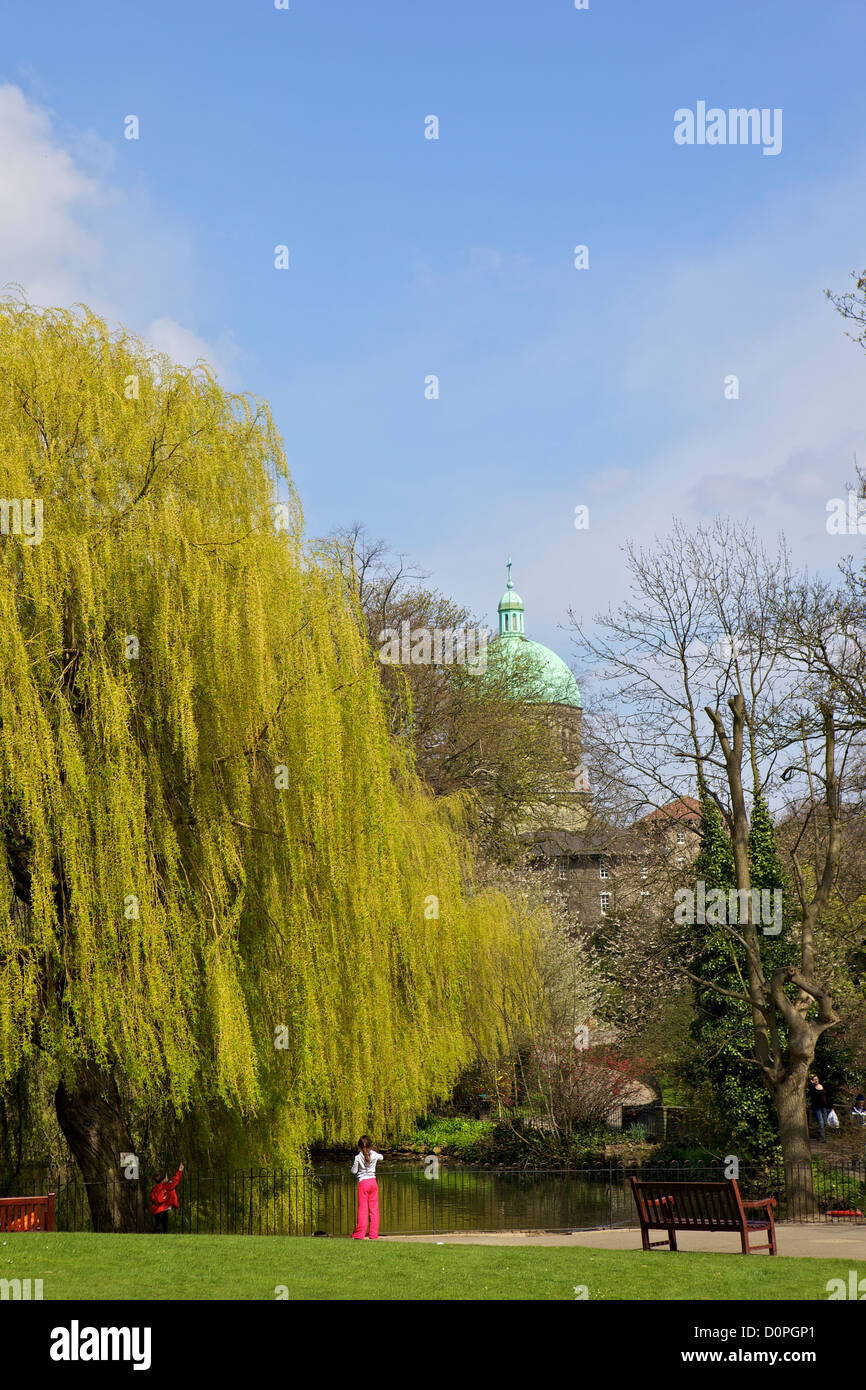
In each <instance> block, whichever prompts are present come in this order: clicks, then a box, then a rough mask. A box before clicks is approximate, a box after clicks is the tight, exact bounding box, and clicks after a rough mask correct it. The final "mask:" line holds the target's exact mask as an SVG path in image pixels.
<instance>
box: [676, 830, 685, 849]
mask: <svg viewBox="0 0 866 1390" xmlns="http://www.w3.org/2000/svg"><path fill="white" fill-rule="evenodd" d="M685 842H686V832H685V831H684V830H678V831H677V844H678V845H684V844H685Z"/></svg>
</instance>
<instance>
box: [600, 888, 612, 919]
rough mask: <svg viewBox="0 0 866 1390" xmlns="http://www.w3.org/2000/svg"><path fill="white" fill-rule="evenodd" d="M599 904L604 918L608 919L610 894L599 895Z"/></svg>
mask: <svg viewBox="0 0 866 1390" xmlns="http://www.w3.org/2000/svg"><path fill="white" fill-rule="evenodd" d="M598 902H599V907H600V908H601V915H602V917H606V916H607V910H608V908H609V907H610V893H599V895H598Z"/></svg>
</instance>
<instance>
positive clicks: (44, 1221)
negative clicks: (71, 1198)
mask: <svg viewBox="0 0 866 1390" xmlns="http://www.w3.org/2000/svg"><path fill="white" fill-rule="evenodd" d="M53 1230H54V1193H53V1192H49V1193H48V1196H47V1197H0V1231H53Z"/></svg>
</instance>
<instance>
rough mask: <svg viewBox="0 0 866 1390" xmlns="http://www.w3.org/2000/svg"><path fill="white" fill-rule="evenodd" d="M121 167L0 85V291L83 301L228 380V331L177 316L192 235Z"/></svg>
mask: <svg viewBox="0 0 866 1390" xmlns="http://www.w3.org/2000/svg"><path fill="white" fill-rule="evenodd" d="M116 165H117V160H116V155H115V151H114V148H113V147H112V146H111V144H110V143H109V142H108V141H106V140H104V139H103V138H102V137H101V136H100V135H98V134H97V133H95V132H94V131H79V132H72V133H69V134H68V135H65V136H64V138H61V137H60V135H59V134H58V132H57V129H56V127H55V123H54V119H53V112H51V111H50V109H49V108H47V107H46V106H44V105H40V104H39V103H38V102H35V101H33V100H31V99H29V98H28V97H27V96H26V95H25V94H24V92H23V91H22V90H21V89H20V88H19V87H17V86H14V85H13V84H11V83H4V84H0V180H2V188H3V196H2V198H0V285H7V286H8V285H12V284H19V285H21V286H22V287H23V289H24V291H25V293H26V294H27V297H28V298H29V299H30V301H31V302H32V303H34V304H38V305H45V306H51V307H55V306H58V307H59V306H63V307H69V306H71V305H72V304H74V303H76V302H79V301H80V302H83V303H86V304H88V305H89V306H90V308H92V309H93V310H94V311H95V312H96V313H99V314H101V315H102V316H103V317H104V318H106V319H107V320H108V321H109V322H110V323H121V322H122V323H123V324H125V325H126V326H127V327H128V328H130V329H132V330H133V331H135V332H137V333H139V334H140V335H141V336H142V337H143V338H145V339H147V340H149V341H152V342H154V344H155V346H157V347H159V348H161V349H162V350H163V351H164V352H168V353H169V354H170V355H171V356H173V357H175V358H176V359H177V360H178V361H180V362H182V363H183V364H184V365H191V364H192V363H193V362H194V361H196V360H197V359H199V358H204V359H205V360H206V361H207V362H208V363H209V364H210V365H211V366H212V368H213V369H214V371H215V372H216V373H217V375H218V376H220V378H221V379H222V380H223V381H224V382H226V383H227V384H231V383H230V382H229V381H227V378H229V377H230V376H231V364H232V362H233V361H234V359H235V357H236V356H237V355H238V349H237V347H236V345H235V344H234V342H233V340H232V338H231V335H230V334H228V333H225V334H223V335H221V337H220V338H219V339H218V340H217V341H216V342H215V343H210V342H207V341H206V340H205V339H204V338H202V337H201V336H200V335H199V334H197V333H196V332H195V329H194V328H192V327H188V326H186V325H185V324H184V323H181V322H179V321H178V319H177V318H175V317H173V316H172V314H177V311H178V305H179V304H186V302H187V301H188V299H189V285H190V281H191V280H193V279H194V274H193V273H192V267H193V264H194V262H193V250H192V248H193V238H192V236H191V235H190V234H189V233H187V232H186V230H185V229H184V228H183V227H182V226H178V227H174V226H172V225H171V223H170V221H169V219H168V218H167V217H166V215H165V213H164V212H160V213H159V214H158V213H157V211H156V210H155V209H154V208H153V207H152V206H151V204H150V201H149V199H148V197H147V194H146V192H143V191H142V189H141V188H138V189H136V190H135V191H134V192H131V191H128V190H126V189H124V188H123V186H122V185H121V184H120V183H119V182H118V181H117V180H116V177H115V169H116ZM163 307H164V310H165V312H163V313H158V312H157V313H156V314H155V313H154V311H155V310H159V309H161V308H163ZM169 311H172V312H171V313H170V312H169Z"/></svg>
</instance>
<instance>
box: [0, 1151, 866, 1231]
mask: <svg viewBox="0 0 866 1390" xmlns="http://www.w3.org/2000/svg"><path fill="white" fill-rule="evenodd" d="M632 1174H634V1175H635V1176H637V1177H643V1178H652V1179H653V1180H661V1181H671V1182H676V1181H680V1182H681V1181H686V1182H699V1181H701V1180H718V1179H719V1178H721V1177H723V1176H724V1171H723V1166H722V1165H716V1166H713V1167H708V1168H696V1167H691V1166H689V1165H685V1164H684V1165H667V1166H665V1167H664V1168H660V1167H658V1166H656V1165H652V1164H645V1165H644V1166H643V1167H641V1168H637V1167H632V1168H624V1167H620V1166H616V1165H614V1164H605V1165H603V1166H598V1167H596V1168H581V1169H525V1168H521V1169H517V1168H470V1167H458V1166H456V1165H453V1164H450V1163H448V1162H447V1161H444V1160H443V1161H440V1164H439V1175H438V1177H436V1178H428V1177H427V1176H426V1173H425V1169H424V1167H423V1166H422V1164H421V1162H420V1161H419V1163H418V1164H417V1165H398V1164H396V1163H395V1164H392V1165H383V1166H382V1168H380V1170H379V1174H378V1179H379V1206H380V1229H381V1232H382V1234H383V1235H387V1234H391V1235H396V1234H440V1233H446V1232H457V1231H504V1230H550V1231H563V1230H576V1229H592V1228H595V1227H611V1226H633V1225H636V1224H637V1216H636V1211H635V1207H634V1200H633V1197H632V1193H631V1187H630V1185H629V1181H628V1180H629V1177H630V1176H631V1175H632ZM809 1179H810V1180H811V1192H812V1193H813V1194H814V1200H812V1198H811V1197H810V1195H809V1194H810V1188H809ZM153 1181H154V1178H153V1175H148V1174H145V1173H142V1174H141V1176H140V1177H139V1179H138V1186H139V1189H140V1194H141V1198H142V1208H141V1209H142V1212H143V1213H144V1214H143V1218H142V1223H141V1224H142V1229H145V1230H149V1229H150V1224H151V1218H150V1206H149V1200H148V1194H149V1192H150V1188H151V1186H152V1184H153ZM98 1186H99V1188H100V1189H101V1191H100V1193H99V1196H100V1198H102V1199H103V1200H107V1201H108V1202H112V1201H113V1200H115V1199H118V1198H120V1197H121V1196H124V1197H128V1195H129V1187H128V1180H127V1179H125V1178H123V1177H121V1176H118V1177H116V1178H111V1179H109V1180H107V1182H105V1183H102V1184H99V1185H98ZM739 1186H740V1191H741V1193H742V1195H743V1196H744V1197H770V1196H771V1197H775V1198H776V1201H777V1203H778V1206H777V1209H776V1213H775V1214H776V1219H777V1220H778V1221H788V1222H807V1221H808V1222H812V1221H834V1220H842V1221H845V1222H846V1223H847V1222H854V1223H855V1224H858V1225H861V1224H866V1215H862V1216H861V1215H856V1214H855V1215H854V1216H846V1217H831V1216H829V1215H828V1213H829V1212H830V1211H846V1212H854V1213H857V1212H862V1213H864V1214H866V1165H864V1163H862V1162H855V1163H851V1162H847V1163H838V1164H833V1165H830V1164H828V1163H827V1162H826V1160H814V1161H813V1163H812V1165H811V1173H810V1171H809V1169H808V1168H807V1169H804V1170H802V1171H793V1172H789V1173H788V1174H787V1180H786V1174H785V1172H784V1170H783V1168H782V1167H781V1165H780V1166H779V1167H777V1168H770V1169H768V1168H766V1167H765V1168H762V1169H760V1170H757V1169H752V1168H746V1167H742V1168H741V1169H740V1173H739ZM49 1191H53V1192H54V1193H55V1194H56V1195H55V1212H56V1229H57V1230H59V1231H89V1230H92V1229H93V1223H92V1220H91V1214H90V1203H89V1201H88V1191H87V1188H86V1187H85V1184H84V1183H83V1182H82V1180H81V1178H80V1176H79V1175H78V1174H77V1173H76V1172H73V1171H70V1170H66V1171H63V1172H58V1171H56V1170H52V1169H50V1168H47V1167H45V1166H43V1165H36V1164H33V1165H28V1166H27V1167H26V1168H22V1169H21V1170H20V1171H19V1172H18V1173H17V1174H16V1175H15V1177H14V1178H10V1177H7V1179H6V1181H5V1183H4V1182H3V1181H2V1174H0V1195H2V1196H21V1195H31V1194H33V1193H45V1192H49ZM356 1193H357V1181H356V1179H355V1178H353V1177H352V1175H351V1173H350V1172H349V1171H348V1165H347V1166H346V1168H345V1169H343V1168H340V1169H333V1170H331V1169H328V1170H321V1171H319V1172H315V1173H311V1172H289V1171H286V1170H272V1169H252V1168H251V1169H245V1170H243V1171H236V1172H224V1173H212V1172H201V1173H196V1172H189V1171H186V1170H185V1171H184V1175H183V1179H182V1182H181V1184H180V1186H179V1188H178V1197H179V1203H180V1204H179V1206H178V1208H177V1209H176V1210H173V1211H172V1212H171V1214H170V1216H169V1230H173V1231H177V1232H183V1233H189V1234H222V1235H315V1234H317V1233H320V1234H323V1235H330V1236H348V1235H351V1233H352V1229H353V1227H354V1224H355V1212H356V1200H357V1198H356Z"/></svg>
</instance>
